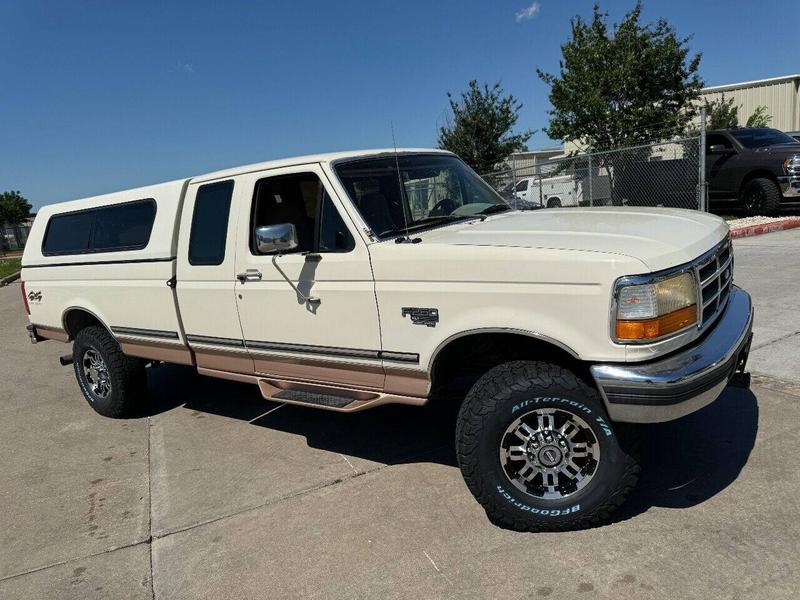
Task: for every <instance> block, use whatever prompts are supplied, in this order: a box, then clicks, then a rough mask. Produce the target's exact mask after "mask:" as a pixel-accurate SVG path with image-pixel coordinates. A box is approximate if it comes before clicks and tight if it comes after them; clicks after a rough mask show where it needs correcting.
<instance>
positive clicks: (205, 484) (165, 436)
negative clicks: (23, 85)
mask: <svg viewBox="0 0 800 600" xmlns="http://www.w3.org/2000/svg"><path fill="white" fill-rule="evenodd" d="M799 248H800V230H793V231H788V232H783V233H775V234H770V235H768V236H762V237H756V238H746V239H743V240H737V241H736V243H735V252H736V281H737V283H738V284H740V285H742V286H743V287H746V288H747V289H748V290H749V291H751V293H753V296H754V298H755V301H756V310H757V320H756V338H755V342H754V350H753V354H752V357H751V368H752V370H753V371H755V372H758V373H760V375H759V376H757V377H755V378H754V385H753V389H752V390H751V391H750V392H745V391H741V390H734V389H728V390H726V391H725V393H724V394H723V396H722V397H721V398H720V400H718V401H717V402H716V403H714V404H713V405H711V406H710V407H708V408H706V409H704V410H703V411H700V412H698V413H696V414H694V415H691V416H689V417H687V418H685V419H683V420H681V421H678V422H675V423H669V424H665V425H659V426H649V427H647V428H644V438H645V444H644V463H645V471H644V475H643V478H642V481H641V484H640V485H639V487H638V488H637V490H636V492H635V493H634V495H633V497H632V498H631V499H630V501H629V502H628V503H627V504H626V505H625V506H624V507H623V509H622V511H620V512H619V513H618V515H617V516H616V517H615V519H614V520H613V522H612V523H610V524H609V525H606V526H604V527H599V528H596V529H592V530H588V531H580V532H571V533H558V534H521V533H515V532H510V531H505V530H502V529H498V528H497V527H495V526H493V525H491V524H490V523H489V522H488V521H487V519H486V517H485V515H484V513H483V511H482V510H481V508H480V507H479V506H478V505H477V503H475V501H474V500H473V499H472V497H471V496H470V494H469V492H468V491H467V489H466V486H465V485H464V483H463V481H462V479H461V475H460V473H459V471H458V469H457V467H456V466H455V459H454V455H453V443H452V437H453V424H452V414H451V411H448V410H447V409H446V408H438V409H437V408H435V407H425V408H421V409H420V408H414V407H402V406H397V407H392V406H387V407H381V408H377V409H374V410H372V411H367V412H364V413H357V414H353V415H340V414H335V413H329V412H323V411H317V410H313V409H306V408H300V407H293V406H288V405H280V404H275V403H271V402H267V401H264V400H262V399H261V398H260V396H259V395H258V392H257V390H256V389H254V388H252V387H250V386H246V385H240V384H235V383H232V382H225V381H219V380H213V379H207V378H202V377H200V376H198V375H196V374H195V373H193V372H192V370H191V369H188V368H183V367H171V366H167V367H162V368H160V369H156V370H152V371H151V373H150V382H149V383H150V390H151V395H152V396H153V398H152V404H151V407H150V414H151V415H152V416H150V417H148V418H142V419H132V420H125V421H114V420H110V419H105V418H103V417H100V416H98V415H96V414H95V413H94V412H93V411H91V409H90V408H89V407H88V406H87V405H86V403H85V401H84V400H83V399H82V397H81V396H80V393H79V392H78V389H77V385H76V383H75V381H74V376H73V374H72V371H71V368H66V367H61V366H59V365H58V361H57V357H58V356H59V355H60V354H63V353H66V352H67V350H68V347H67V346H65V345H62V344H58V343H56V342H47V343H45V344H39V345H37V346H32V345H31V344H30V343H29V341H28V339H27V336H26V334H25V330H24V324H25V319H24V316H23V314H22V308H21V302H20V299H19V287H18V285H17V284H14V285H11V286H9V287H8V288H4V289H0V356H2V359H0V398H2V400H3V401H2V402H0V452H1V453H2V457H3V458H2V461H0V509H1V510H0V598H47V597H52V598H81V599H85V598H152V597H153V596H155V597H156V598H160V599H161V598H170V599H171V598H226V599H228V598H288V597H307V598H373V597H386V598H409V597H414V598H450V597H459V598H549V599H552V598H583V597H585V598H612V597H613V598H703V599H705V598H709V597H715V598H770V599H774V598H793V597H796V590H797V589H800V568H798V566H797V564H796V563H797V560H796V557H797V554H798V550H800V542H798V540H800V523H799V522H798V521H797V519H796V515H797V514H798V512H800V501H799V500H798V498H800V471H798V469H797V468H796V466H795V460H794V457H795V456H796V455H797V454H798V452H800V439H799V438H798V433H800V408H798V402H800V377H799V376H798V373H797V371H796V369H794V368H793V365H792V363H793V362H794V360H796V357H797V356H798V352H797V351H798V340H800V335H798V334H800V319H798V316H797V315H798V308H800V307H798V297H800V268H798V267H797V266H796V264H795V257H796V256H797V250H798V249H799Z"/></svg>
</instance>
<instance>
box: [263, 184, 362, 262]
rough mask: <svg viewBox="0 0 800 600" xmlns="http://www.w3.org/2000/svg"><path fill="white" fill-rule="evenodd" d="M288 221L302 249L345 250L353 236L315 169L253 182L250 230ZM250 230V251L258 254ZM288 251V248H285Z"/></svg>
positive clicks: (353, 245) (302, 250)
mask: <svg viewBox="0 0 800 600" xmlns="http://www.w3.org/2000/svg"><path fill="white" fill-rule="evenodd" d="M281 223H291V224H292V225H294V227H295V230H296V231H297V241H298V245H297V248H295V249H294V250H292V251H291V252H292V253H302V252H349V251H351V250H352V249H353V248H355V240H354V239H353V236H352V235H351V234H350V231H349V230H348V229H347V226H346V225H345V223H344V220H343V219H342V216H341V215H340V214H339V211H338V210H337V209H336V206H334V204H333V201H332V200H331V198H330V196H329V195H328V192H327V191H326V190H325V186H324V185H322V181H320V179H319V177H318V176H317V175H316V174H315V173H293V174H291V175H279V176H277V177H268V178H265V179H260V180H259V181H258V182H256V185H255V193H254V196H253V208H252V213H251V218H250V231H251V232H255V229H256V228H257V227H261V226H264V225H278V224H281ZM256 248H257V246H256V242H255V234H254V233H251V237H250V252H251V253H252V254H254V255H257V254H259V253H258V251H257V249H256ZM287 253H288V252H287Z"/></svg>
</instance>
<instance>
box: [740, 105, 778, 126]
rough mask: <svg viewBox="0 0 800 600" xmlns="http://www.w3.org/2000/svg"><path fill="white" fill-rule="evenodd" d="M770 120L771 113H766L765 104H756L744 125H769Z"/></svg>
mask: <svg viewBox="0 0 800 600" xmlns="http://www.w3.org/2000/svg"><path fill="white" fill-rule="evenodd" d="M770 121H772V115H768V114H767V107H766V106H763V105H762V106H757V107H756V109H755V110H754V111H753V114H752V115H750V117H748V119H747V123H745V124H744V126H745V127H769V122H770Z"/></svg>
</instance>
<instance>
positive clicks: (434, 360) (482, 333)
mask: <svg viewBox="0 0 800 600" xmlns="http://www.w3.org/2000/svg"><path fill="white" fill-rule="evenodd" d="M519 359H546V360H548V361H550V362H558V363H562V364H567V365H573V366H577V369H578V370H579V371H581V372H583V371H585V375H587V376H588V377H589V380H591V378H590V375H589V372H588V367H585V365H584V364H583V363H582V362H581V358H580V356H579V355H578V353H577V352H575V350H573V349H572V348H571V347H569V346H568V345H567V344H564V343H562V342H560V341H559V340H556V339H554V338H552V337H549V336H546V335H544V334H540V333H536V332H533V331H526V330H521V329H512V328H504V327H487V328H480V329H471V330H467V331H462V332H459V333H456V334H453V335H451V336H449V337H448V338H446V339H445V340H443V341H442V342H441V343H440V344H439V345H438V346H437V347H436V349H435V350H434V352H433V353H432V354H431V357H430V359H429V361H428V374H429V377H430V381H431V393H434V391H435V390H437V389H441V387H442V385H444V384H445V383H446V380H451V379H456V378H458V377H460V376H464V377H465V378H466V379H467V380H470V379H477V377H479V376H480V375H481V374H482V373H484V372H486V371H487V370H488V369H490V368H492V367H493V366H496V365H497V364H500V363H502V362H507V361H510V360H519Z"/></svg>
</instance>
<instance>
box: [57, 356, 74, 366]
mask: <svg viewBox="0 0 800 600" xmlns="http://www.w3.org/2000/svg"><path fill="white" fill-rule="evenodd" d="M58 362H60V363H61V366H62V367H66V366H67V365H71V364H72V354H65V355H64V356H59V357H58Z"/></svg>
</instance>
